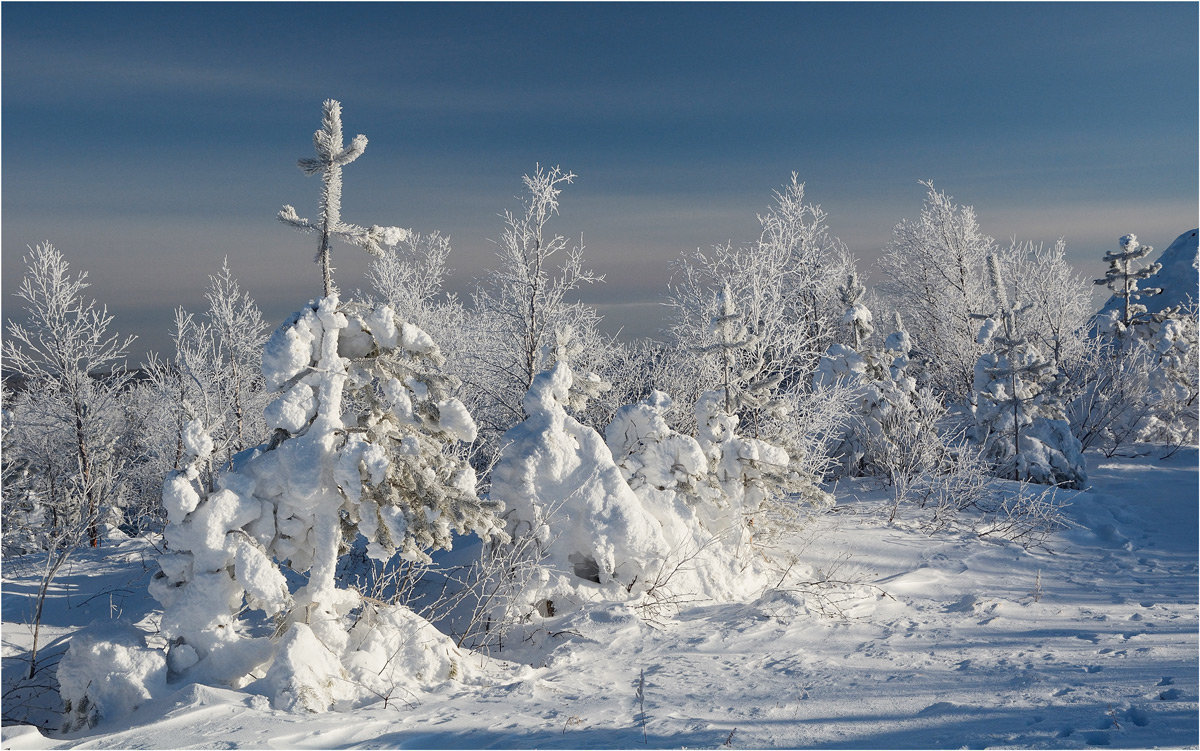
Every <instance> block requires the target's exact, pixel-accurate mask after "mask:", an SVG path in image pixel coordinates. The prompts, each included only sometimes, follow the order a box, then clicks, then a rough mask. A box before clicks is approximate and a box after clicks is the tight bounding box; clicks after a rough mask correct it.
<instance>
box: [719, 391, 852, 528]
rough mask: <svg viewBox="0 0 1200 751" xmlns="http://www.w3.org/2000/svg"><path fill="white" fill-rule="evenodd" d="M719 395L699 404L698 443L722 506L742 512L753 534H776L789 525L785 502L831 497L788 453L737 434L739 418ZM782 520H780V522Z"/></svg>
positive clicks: (810, 501) (756, 439) (814, 501)
mask: <svg viewBox="0 0 1200 751" xmlns="http://www.w3.org/2000/svg"><path fill="white" fill-rule="evenodd" d="M724 403H725V395H724V393H723V392H721V391H706V392H705V393H703V394H701V395H700V399H699V400H697V402H696V439H697V441H698V442H699V443H700V448H701V449H702V450H703V451H704V455H705V457H707V459H708V469H709V478H710V483H711V484H712V485H713V486H714V487H715V488H717V489H718V490H719V494H718V496H717V499H716V502H717V504H718V505H728V506H731V507H732V508H733V509H735V510H736V511H739V512H740V513H741V515H742V518H743V519H744V520H745V523H746V524H747V525H749V527H750V528H751V531H752V533H763V534H769V533H773V532H775V531H777V530H776V529H774V528H773V527H774V526H775V525H774V524H773V522H774V521H776V520H780V521H782V522H784V523H786V522H787V521H788V519H787V518H786V517H787V516H788V514H787V512H786V511H784V512H783V513H782V515H781V514H780V511H781V510H783V509H786V508H787V505H786V504H790V503H791V502H790V501H785V497H786V496H788V495H789V494H792V493H796V494H799V495H801V496H802V497H803V500H804V501H806V502H808V503H817V502H824V501H826V500H827V499H828V497H829V496H828V495H827V494H825V493H824V492H823V491H821V490H820V488H819V487H817V485H816V482H815V479H816V478H813V477H811V476H805V475H804V474H802V473H800V472H797V471H796V470H795V469H794V468H793V467H792V466H791V458H790V457H789V455H788V452H787V450H786V449H784V448H783V447H781V446H778V445H776V444H774V443H769V442H767V441H764V440H761V439H758V438H747V437H743V436H741V435H739V434H738V424H739V420H738V416H737V415H736V414H732V413H730V412H727V411H726V410H725V409H724ZM781 516H782V517H783V518H782V519H781V518H780V517H781Z"/></svg>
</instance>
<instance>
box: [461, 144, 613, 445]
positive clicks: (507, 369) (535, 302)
mask: <svg viewBox="0 0 1200 751" xmlns="http://www.w3.org/2000/svg"><path fill="white" fill-rule="evenodd" d="M523 180H524V183H525V190H526V194H525V195H524V196H523V197H522V198H521V203H522V207H521V211H519V212H516V213H514V212H512V211H506V212H505V214H504V231H503V233H501V235H500V238H499V239H498V240H496V241H495V244H496V258H497V265H496V267H495V268H493V269H492V270H491V271H489V272H488V274H487V275H486V276H485V278H484V280H483V282H482V283H481V284H480V286H479V287H478V288H477V289H476V291H475V307H476V310H477V313H478V318H477V324H478V329H477V330H476V332H475V333H476V334H477V336H478V338H479V341H478V342H477V345H476V347H475V348H474V352H473V353H472V354H473V356H472V358H471V359H472V362H471V364H470V371H469V373H468V375H467V376H466V380H467V381H468V385H469V387H470V389H471V390H473V391H476V392H478V395H479V396H480V397H482V399H481V401H480V402H479V403H478V408H477V414H478V416H479V418H480V421H481V423H482V424H483V426H484V430H485V432H486V433H488V434H489V437H490V438H492V439H494V438H495V437H497V436H499V434H500V433H502V432H503V431H504V430H507V429H508V428H509V427H511V426H512V425H514V424H515V423H517V422H519V421H520V420H522V419H524V417H526V414H525V412H524V409H523V404H524V394H525V393H526V391H528V389H529V387H530V386H531V385H532V383H533V379H534V376H536V375H537V374H538V373H540V372H541V371H542V370H544V369H545V368H547V367H548V366H549V365H550V364H551V363H552V362H553V355H554V351H555V336H556V331H563V330H567V329H570V330H571V331H572V332H573V334H572V336H573V337H575V338H576V340H577V342H580V343H585V344H586V347H585V348H584V351H582V352H580V354H579V355H577V357H576V360H577V361H576V362H575V363H573V366H574V368H575V369H576V370H578V371H579V372H586V371H587V370H590V369H591V368H590V366H591V361H592V360H594V359H596V356H597V355H598V351H597V350H598V349H599V348H600V347H602V343H601V339H600V337H599V335H598V333H597V330H596V324H597V322H598V320H599V318H598V316H597V314H596V311H595V309H593V308H591V307H589V306H586V305H584V304H582V303H580V302H571V301H570V299H569V298H570V295H571V293H573V292H575V291H576V290H578V289H579V288H580V287H581V286H583V285H585V284H593V283H596V282H601V281H603V280H604V277H603V276H602V275H599V274H596V273H595V272H594V271H592V270H591V269H589V268H587V267H585V265H584V260H583V250H584V248H583V244H582V242H580V243H578V244H572V243H570V242H569V241H568V240H567V239H566V238H565V237H563V236H562V235H559V234H553V233H551V232H550V230H549V227H548V225H549V223H550V221H551V220H552V219H553V218H554V217H555V216H556V215H558V206H559V196H560V195H561V193H562V190H563V186H565V185H569V184H571V183H572V182H573V181H574V180H575V175H574V174H573V173H570V172H564V171H563V170H562V169H560V168H559V167H553V168H551V169H548V170H547V169H543V168H542V167H541V166H540V165H539V166H538V167H537V168H536V169H535V170H534V172H533V174H531V175H525V176H524V177H523Z"/></svg>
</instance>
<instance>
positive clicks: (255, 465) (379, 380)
mask: <svg viewBox="0 0 1200 751" xmlns="http://www.w3.org/2000/svg"><path fill="white" fill-rule="evenodd" d="M440 362H441V355H440V353H439V352H438V348H437V345H436V344H435V343H434V342H433V340H432V339H431V338H430V337H429V335H428V334H426V333H425V332H424V331H422V330H421V329H419V328H418V327H416V326H414V325H412V324H410V323H407V322H404V321H400V320H399V319H398V318H397V317H396V315H395V314H394V313H393V312H392V310H391V309H390V308H389V307H388V306H386V305H377V306H360V305H355V304H347V305H345V306H343V305H341V304H340V303H339V301H338V299H337V297H336V296H335V297H332V298H323V299H322V300H320V301H318V302H317V303H315V304H314V305H312V306H310V307H308V308H305V309H304V310H302V311H301V312H300V313H298V314H296V315H295V316H293V317H292V319H291V320H289V321H288V322H287V323H285V324H284V325H283V326H282V327H280V328H279V329H278V330H276V332H275V333H274V334H273V335H272V336H271V338H270V339H269V340H268V343H267V347H266V350H265V352H264V355H263V374H264V377H265V378H266V382H267V387H268V389H270V390H271V391H272V392H273V393H274V394H276V399H275V401H274V402H272V403H271V404H270V405H269V406H268V407H267V410H266V418H267V422H268V426H269V427H272V428H274V429H275V438H274V439H273V441H272V446H271V448H269V449H268V450H267V451H265V452H264V453H263V454H261V455H260V456H258V457H256V458H254V459H252V460H250V461H248V462H247V463H246V465H245V467H244V469H242V470H241V473H242V474H245V475H248V476H250V477H252V478H254V480H255V494H256V496H257V497H259V498H260V499H262V500H264V501H267V502H268V503H270V504H271V505H272V506H273V507H274V509H275V519H276V525H277V529H276V533H275V536H274V540H273V542H272V550H273V552H274V553H275V556H276V557H277V558H279V559H280V560H287V561H289V562H290V565H291V567H292V568H293V569H296V570H297V571H300V572H305V573H307V574H308V583H307V584H306V585H305V586H304V587H303V588H302V589H301V590H300V591H299V592H297V593H296V594H295V604H294V606H293V607H292V609H291V611H290V612H289V613H288V615H287V617H286V619H285V629H286V636H285V639H284V643H283V647H282V654H281V656H280V657H278V658H277V659H276V661H275V663H274V664H273V665H272V667H271V670H270V671H269V672H268V674H267V680H268V682H269V683H270V684H271V685H272V686H273V688H274V690H275V697H276V702H277V704H279V705H281V706H289V707H292V706H304V707H307V708H310V709H324V708H325V707H326V706H327V704H328V702H331V701H333V700H335V699H336V698H337V696H338V694H337V693H336V692H334V693H329V691H331V690H332V689H330V688H329V687H330V686H331V685H332V684H330V683H328V680H329V677H328V676H326V677H325V678H322V679H321V680H320V681H318V678H319V677H320V676H319V675H317V674H314V673H312V670H313V668H312V666H311V665H308V664H307V663H306V661H302V662H304V664H302V662H297V661H296V660H297V659H301V656H302V655H305V654H308V653H310V652H311V649H312V648H314V645H317V644H320V645H324V649H325V650H326V652H327V656H326V659H327V660H328V661H329V662H330V664H334V663H336V662H337V661H339V660H344V659H349V656H350V655H351V652H353V650H352V649H351V644H352V642H353V640H352V639H351V635H350V632H349V631H347V627H348V623H347V622H346V620H345V618H346V616H347V615H348V614H349V613H350V612H351V611H352V610H353V609H354V608H356V607H358V606H359V605H360V604H361V602H362V600H361V596H360V595H359V594H358V593H357V592H356V591H353V590H344V589H339V588H338V587H337V586H336V581H335V571H336V567H337V561H338V558H339V557H340V556H341V555H342V554H344V553H345V552H347V551H348V550H349V543H350V542H351V541H352V540H353V539H354V537H355V535H356V534H362V535H363V536H364V537H365V538H366V539H367V541H368V547H367V552H368V554H369V555H371V556H372V557H374V558H376V559H383V560H386V559H387V558H389V557H390V556H391V555H393V554H394V553H399V554H400V555H401V556H402V557H404V558H405V559H407V560H410V561H427V560H429V559H428V553H427V551H428V550H433V549H438V548H449V547H450V546H451V544H452V542H453V535H454V534H455V533H457V534H467V533H475V534H478V535H480V536H482V537H484V538H485V539H489V538H491V537H493V536H495V535H497V534H499V535H500V536H501V537H503V535H502V533H500V531H499V529H498V526H497V521H496V519H495V515H494V510H495V508H496V507H495V505H494V504H492V503H490V502H485V501H482V500H480V499H479V498H478V496H477V495H476V493H475V473H474V471H473V470H472V469H471V467H470V465H468V464H467V463H466V461H465V460H464V459H462V458H461V456H459V455H457V454H456V453H455V452H454V446H455V445H456V443H457V442H459V441H471V440H473V439H474V438H475V434H476V428H475V423H474V421H473V420H472V419H471V416H470V414H469V413H468V412H467V410H466V409H465V407H464V406H463V405H462V403H461V402H459V401H458V400H457V399H454V398H453V397H450V396H449V389H450V386H451V383H450V381H449V379H447V378H446V377H444V376H442V375H440V374H439V373H438V370H437V368H438V366H439V364H440ZM305 645H307V646H305ZM314 681H318V683H320V685H319V686H318V685H315V684H314V683H313V682H314Z"/></svg>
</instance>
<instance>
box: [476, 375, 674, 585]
mask: <svg viewBox="0 0 1200 751" xmlns="http://www.w3.org/2000/svg"><path fill="white" fill-rule="evenodd" d="M571 382H572V374H571V370H570V368H569V367H568V366H567V365H566V364H565V363H561V362H560V363H558V364H557V365H555V366H554V368H553V369H551V370H548V371H545V372H543V373H539V374H538V375H537V376H535V377H534V379H533V384H532V385H531V386H530V388H529V391H528V393H527V394H526V395H525V399H524V402H523V406H524V408H525V414H526V415H527V417H526V418H525V420H524V421H523V422H521V423H519V424H517V425H515V426H514V427H512V428H511V429H509V430H508V432H506V433H505V434H504V438H503V440H502V443H503V444H504V449H503V451H501V453H500V459H499V461H498V462H497V464H496V467H495V468H494V470H493V472H492V493H491V494H492V497H494V498H497V499H499V500H501V501H503V502H504V504H505V506H506V508H507V512H506V514H505V517H506V519H507V531H508V533H509V535H510V536H513V537H517V536H525V535H532V536H533V538H534V539H535V540H536V542H537V545H538V547H539V549H540V551H541V553H542V554H543V555H544V556H545V559H544V565H545V568H546V570H547V571H548V572H550V573H551V575H552V581H549V582H547V587H546V588H547V589H548V590H550V591H549V592H542V593H540V594H541V595H543V596H545V597H546V599H551V600H553V599H555V597H558V598H561V597H564V596H565V597H568V598H570V597H571V596H572V595H573V594H574V590H575V589H576V588H579V587H582V586H583V584H584V583H585V582H594V583H595V584H598V585H600V588H601V589H602V590H603V591H604V592H605V593H606V596H608V597H611V598H612V599H624V596H622V595H621V594H620V593H622V592H630V591H633V590H634V589H635V588H637V589H641V588H644V586H645V582H646V580H647V578H648V576H650V575H651V572H652V570H653V568H654V566H655V563H656V562H658V561H661V560H663V559H664V558H665V557H666V556H667V554H668V553H669V552H670V549H671V545H670V543H669V542H668V541H667V539H666V537H665V535H664V534H663V529H662V525H661V524H660V523H659V521H658V519H657V518H656V517H655V515H654V514H653V513H652V512H651V511H650V509H649V508H647V507H646V504H644V503H643V502H642V500H641V499H640V498H638V496H637V495H636V494H635V493H634V492H633V491H632V490H630V488H629V485H628V484H626V482H625V478H624V477H623V476H622V474H621V471H620V470H619V469H618V468H617V465H616V463H615V462H614V461H613V457H612V454H611V453H610V452H609V450H608V446H606V445H605V443H604V440H603V439H602V438H601V437H600V435H599V434H597V433H596V431H594V430H592V429H591V428H588V427H585V426H583V425H581V424H580V423H579V422H578V421H576V420H575V419H574V418H572V417H571V416H570V415H568V414H567V412H566V409H565V405H566V403H567V400H568V399H569V394H570V389H571ZM558 589H561V590H562V591H561V592H558V591H555V590H558Z"/></svg>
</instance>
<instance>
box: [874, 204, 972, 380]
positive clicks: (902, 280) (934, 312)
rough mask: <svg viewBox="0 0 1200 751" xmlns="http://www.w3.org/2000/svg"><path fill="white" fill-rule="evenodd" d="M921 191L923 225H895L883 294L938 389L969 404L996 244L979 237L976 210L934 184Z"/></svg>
mask: <svg viewBox="0 0 1200 751" xmlns="http://www.w3.org/2000/svg"><path fill="white" fill-rule="evenodd" d="M922 185H924V186H925V187H926V188H927V189H928V193H927V195H926V198H925V204H924V206H923V207H922V209H921V215H920V217H919V218H918V219H916V220H912V219H905V220H903V221H901V222H900V223H899V224H897V225H896V227H895V229H893V230H892V240H891V242H890V243H889V244H888V246H887V248H886V249H885V250H884V254H883V257H882V258H881V259H880V262H879V263H880V268H881V270H882V271H883V276H884V279H885V280H886V281H884V282H883V283H882V284H881V285H880V289H881V290H882V291H883V292H885V293H886V294H887V295H889V296H890V298H891V300H892V302H893V304H894V305H895V307H896V309H897V310H898V311H899V312H900V313H901V315H903V316H904V320H905V321H907V322H908V324H909V331H910V332H911V333H912V339H913V349H914V352H915V354H916V355H917V356H918V357H919V358H921V359H922V360H926V361H928V368H929V375H930V379H931V382H932V385H933V387H934V388H935V389H936V390H938V391H939V392H941V393H944V394H946V395H947V396H948V397H949V398H950V399H951V400H955V399H965V398H969V397H970V394H971V389H972V382H973V372H974V365H975V361H976V359H978V357H979V354H980V351H981V350H980V346H979V344H978V342H976V340H975V334H976V332H977V330H978V323H977V321H976V319H975V318H974V316H976V315H980V314H986V313H988V312H990V311H989V310H988V307H989V302H988V300H989V299H990V294H989V293H988V289H987V282H986V279H987V270H986V258H987V256H988V255H989V254H990V253H992V252H993V249H994V243H993V241H992V238H990V237H988V236H986V235H984V234H983V233H982V231H980V229H979V223H978V221H977V220H976V218H975V209H974V208H972V207H971V206H958V205H957V204H955V203H954V202H953V200H952V199H951V197H950V196H947V195H946V194H945V193H944V192H942V191H939V190H936V189H935V188H934V187H933V183H932V182H924V183H922Z"/></svg>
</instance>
